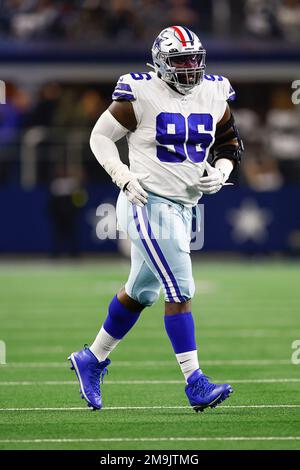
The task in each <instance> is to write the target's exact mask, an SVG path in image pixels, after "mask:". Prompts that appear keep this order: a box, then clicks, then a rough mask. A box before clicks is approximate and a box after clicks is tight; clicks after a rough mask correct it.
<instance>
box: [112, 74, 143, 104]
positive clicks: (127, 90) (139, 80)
mask: <svg viewBox="0 0 300 470" xmlns="http://www.w3.org/2000/svg"><path fill="white" fill-rule="evenodd" d="M151 79H152V76H151V74H150V73H148V72H144V73H133V72H132V73H127V74H126V75H122V76H121V77H120V78H119V80H118V82H117V85H116V87H115V90H114V92H113V95H112V99H113V100H118V99H120V100H127V101H134V100H136V99H137V89H138V88H139V87H140V86H141V84H143V83H145V82H148V81H149V80H151Z"/></svg>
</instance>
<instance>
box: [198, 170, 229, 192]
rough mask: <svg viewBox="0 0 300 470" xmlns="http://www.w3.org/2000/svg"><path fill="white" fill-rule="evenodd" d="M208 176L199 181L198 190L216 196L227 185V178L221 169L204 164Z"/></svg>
mask: <svg viewBox="0 0 300 470" xmlns="http://www.w3.org/2000/svg"><path fill="white" fill-rule="evenodd" d="M204 165H205V170H206V171H207V176H202V177H201V178H200V180H199V184H198V188H199V190H200V191H201V192H202V193H204V194H215V193H217V192H218V191H220V189H221V188H222V186H223V185H224V183H225V181H224V180H225V177H224V175H223V173H222V172H221V170H220V169H219V168H215V167H213V166H211V165H210V164H209V163H208V162H204Z"/></svg>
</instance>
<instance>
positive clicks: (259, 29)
mask: <svg viewBox="0 0 300 470" xmlns="http://www.w3.org/2000/svg"><path fill="white" fill-rule="evenodd" d="M279 2H280V0H246V3H245V26H246V29H247V30H248V31H249V33H251V34H252V35H253V36H256V37H260V38H262V39H264V38H268V37H270V38H271V37H279V36H280V30H279V26H278V18H277V12H278V5H279Z"/></svg>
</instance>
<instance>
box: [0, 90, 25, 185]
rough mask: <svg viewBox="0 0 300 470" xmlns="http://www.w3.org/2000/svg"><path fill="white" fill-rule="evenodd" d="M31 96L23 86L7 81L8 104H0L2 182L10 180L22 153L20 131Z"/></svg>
mask: <svg viewBox="0 0 300 470" xmlns="http://www.w3.org/2000/svg"><path fill="white" fill-rule="evenodd" d="M29 106H30V96H29V95H28V93H27V92H26V91H25V90H23V89H22V88H20V87H18V86H16V85H13V84H11V83H6V104H4V105H1V106H0V184H1V183H2V184H3V183H6V182H7V181H8V180H9V177H10V174H11V170H12V168H13V166H14V164H16V162H17V160H18V157H19V153H20V133H21V129H22V126H23V124H24V120H25V114H26V112H28V110H29Z"/></svg>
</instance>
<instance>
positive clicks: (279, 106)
mask: <svg viewBox="0 0 300 470" xmlns="http://www.w3.org/2000/svg"><path fill="white" fill-rule="evenodd" d="M266 131H267V132H266V140H265V149H266V151H267V152H270V154H271V156H272V157H273V158H274V159H275V160H276V161H277V162H278V165H279V170H280V172H281V174H282V176H283V178H284V181H285V182H286V183H299V182H300V111H299V106H294V105H293V103H292V101H291V93H290V89H289V88H287V87H286V86H280V87H277V88H276V89H275V90H274V93H273V95H272V99H271V109H270V110H269V111H268V113H267V116H266Z"/></svg>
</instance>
